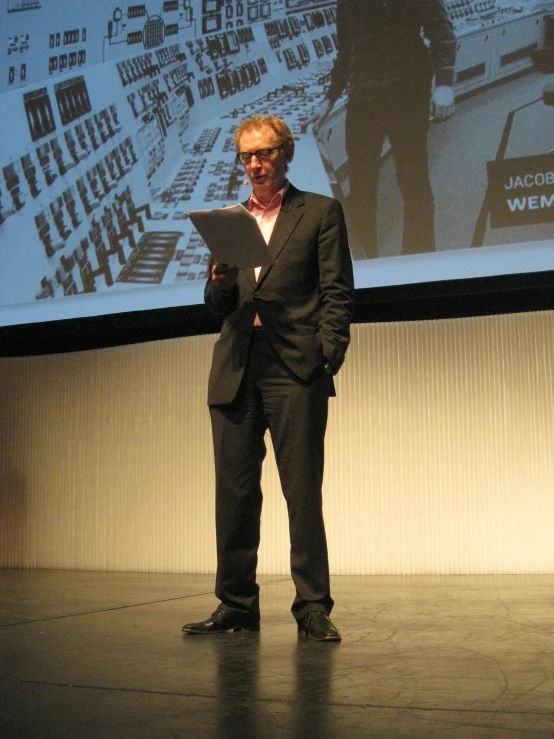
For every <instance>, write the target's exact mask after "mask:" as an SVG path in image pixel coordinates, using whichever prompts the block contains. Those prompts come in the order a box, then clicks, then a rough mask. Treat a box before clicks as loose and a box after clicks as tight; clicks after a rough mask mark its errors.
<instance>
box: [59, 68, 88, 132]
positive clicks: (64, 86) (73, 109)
mask: <svg viewBox="0 0 554 739" xmlns="http://www.w3.org/2000/svg"><path fill="white" fill-rule="evenodd" d="M54 89H55V91H56V100H57V102H58V110H59V111H60V116H61V119H62V123H63V125H64V126H65V124H66V123H71V122H72V121H75V120H77V119H78V118H81V116H83V115H86V114H87V113H90V111H91V105H90V98H89V94H88V90H87V85H86V82H85V78H84V77H83V76H80V77H74V78H73V79H71V80H66V81H64V82H58V83H57V84H56V85H54Z"/></svg>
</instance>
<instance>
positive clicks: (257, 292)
mask: <svg viewBox="0 0 554 739" xmlns="http://www.w3.org/2000/svg"><path fill="white" fill-rule="evenodd" d="M254 297H255V298H259V297H260V291H259V290H254Z"/></svg>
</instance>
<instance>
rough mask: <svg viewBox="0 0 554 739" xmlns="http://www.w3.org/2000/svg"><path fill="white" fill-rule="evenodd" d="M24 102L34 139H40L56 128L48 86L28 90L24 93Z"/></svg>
mask: <svg viewBox="0 0 554 739" xmlns="http://www.w3.org/2000/svg"><path fill="white" fill-rule="evenodd" d="M23 104H24V105H25V112H26V113H27V122H28V124H29V132H30V134H31V140H32V141H38V139H41V138H43V137H44V136H48V134H50V133H52V132H53V131H55V130H56V121H55V120H54V113H53V111H52V104H51V102H50V96H49V95H48V91H47V89H46V87H41V88H40V89H39V90H34V91H33V92H26V93H25V94H24V95H23Z"/></svg>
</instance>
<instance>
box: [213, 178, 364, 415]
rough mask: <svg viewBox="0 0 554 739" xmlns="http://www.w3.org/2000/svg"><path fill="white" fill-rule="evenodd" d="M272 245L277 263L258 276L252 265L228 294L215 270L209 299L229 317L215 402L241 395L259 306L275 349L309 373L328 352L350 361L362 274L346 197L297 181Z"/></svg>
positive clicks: (300, 372) (296, 369) (334, 361)
mask: <svg viewBox="0 0 554 739" xmlns="http://www.w3.org/2000/svg"><path fill="white" fill-rule="evenodd" d="M245 205H246V207H247V206H248V203H245ZM268 246H269V249H270V251H271V253H272V254H273V256H274V257H275V259H276V262H275V264H273V265H271V266H269V267H264V268H263V269H262V271H261V273H260V276H259V279H258V281H257V282H256V279H255V276H254V270H244V271H241V272H240V274H239V277H238V280H237V284H236V286H235V288H234V289H233V290H231V291H230V292H229V293H223V292H222V291H221V290H220V289H219V288H218V287H217V286H216V285H215V284H214V283H213V282H212V280H211V268H210V270H209V276H208V281H207V283H206V288H205V302H206V304H207V305H208V306H209V307H210V309H211V310H212V311H213V312H214V313H215V314H216V315H222V316H224V321H223V326H222V330H221V335H220V337H219V339H218V340H217V342H216V344H215V347H214V353H213V359H212V367H211V371H210V378H209V385H208V404H209V405H219V404H225V403H230V402H232V401H233V400H234V398H235V396H236V394H237V391H238V389H239V386H240V382H241V380H242V376H243V373H244V369H245V367H246V363H247V360H248V351H249V345H250V335H251V333H252V326H253V322H254V317H255V315H256V313H257V314H258V315H259V317H260V320H261V322H262V324H263V326H264V328H265V330H266V333H267V335H268V338H269V340H270V342H271V344H272V346H273V348H274V349H275V350H276V351H277V353H278V354H279V356H280V357H281V359H282V360H283V362H285V364H286V365H287V366H288V367H289V369H290V370H291V371H292V372H293V373H294V374H295V375H296V376H297V377H298V378H300V379H301V380H304V381H308V380H310V378H311V377H313V376H314V374H315V372H317V371H318V369H319V368H320V367H321V365H322V363H323V361H324V358H325V359H327V360H328V361H329V362H330V364H331V366H332V368H333V370H334V371H335V372H336V371H338V369H339V367H340V366H341V364H342V363H343V361H344V356H345V353H346V349H347V347H348V344H349V341H350V321H351V319H352V315H353V306H354V280H353V274H352V261H351V257H350V250H349V246H348V237H347V233H346V226H345V223H344V216H343V212H342V208H341V205H340V203H339V202H338V201H337V200H335V199H333V198H329V197H326V196H324V195H317V194H315V193H311V192H302V191H301V190H297V189H296V188H295V187H293V186H292V185H289V187H288V190H287V192H286V193H285V196H284V198H283V203H282V205H281V210H280V212H279V215H278V217H277V221H276V223H275V227H274V229H273V233H272V235H271V239H270V241H269V244H268ZM330 393H331V394H334V389H333V385H332V383H330Z"/></svg>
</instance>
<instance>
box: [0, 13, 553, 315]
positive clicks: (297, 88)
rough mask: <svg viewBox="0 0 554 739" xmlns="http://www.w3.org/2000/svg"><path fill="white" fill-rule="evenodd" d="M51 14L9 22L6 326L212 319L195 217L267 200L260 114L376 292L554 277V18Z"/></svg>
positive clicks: (2, 157) (5, 28)
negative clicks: (254, 128)
mask: <svg viewBox="0 0 554 739" xmlns="http://www.w3.org/2000/svg"><path fill="white" fill-rule="evenodd" d="M48 5H49V7H47V8H46V7H44V6H45V4H44V3H38V2H29V3H21V2H19V3H8V4H7V5H6V6H4V9H3V10H0V16H1V22H0V28H1V29H2V31H1V33H0V35H1V37H2V39H3V41H4V44H3V46H2V49H3V51H2V52H1V56H0V120H2V131H3V135H2V138H1V140H0V258H1V270H0V325H7V324H17V323H23V322H26V321H46V320H54V319H56V318H72V317H78V316H81V315H101V314H104V313H112V312H120V311H123V312H124V311H132V310H144V309H148V308H154V307H166V306H173V305H187V304H194V303H199V302H201V300H202V290H203V285H204V280H205V278H206V269H207V263H208V257H209V255H208V251H207V248H206V246H205V244H204V243H203V241H202V239H201V238H200V237H199V235H198V233H197V232H196V231H195V229H194V227H193V226H192V223H191V221H190V219H189V217H188V213H189V211H190V210H196V209H203V208H211V207H221V206H225V205H232V204H234V203H236V202H237V201H239V202H240V201H243V200H245V199H246V198H247V197H248V195H249V193H250V188H249V185H248V184H247V183H246V181H245V175H244V171H243V169H242V167H241V166H240V165H238V164H237V163H236V161H235V151H234V144H233V133H234V131H235V129H236V126H237V125H238V122H239V121H240V119H241V118H243V117H246V116H248V115H250V114H252V113H254V112H259V113H262V114H266V115H268V114H277V115H280V116H282V117H283V118H284V119H285V120H286V122H287V123H288V125H289V126H290V128H291V130H292V131H293V134H294V136H295V140H296V154H295V159H294V162H293V163H292V165H291V170H290V178H291V181H292V182H293V183H294V184H295V185H296V186H297V187H300V188H302V189H307V190H313V191H316V192H320V193H323V194H326V195H332V196H334V197H337V198H338V199H339V200H340V201H341V202H342V204H343V206H344V209H345V213H346V216H347V221H348V225H349V236H350V242H351V250H352V255H353V258H354V260H355V272H356V286H357V287H358V288H361V287H372V286H376V285H380V286H382V285H387V284H406V283H414V282H418V281H424V282H425V281H430V280H431V281H432V280H438V279H441V280H444V279H456V278H459V277H462V278H465V277H472V276H474V275H477V274H479V275H483V274H487V275H496V274H504V273H506V272H518V271H538V270H545V269H554V257H553V256H552V252H553V249H552V246H553V242H552V234H551V231H552V220H554V215H553V214H554V182H553V176H552V172H553V171H554V164H553V154H552V149H553V131H554V109H553V108H552V100H551V95H552V93H550V94H549V93H548V90H549V82H550V81H551V80H552V77H550V76H549V75H550V74H552V75H554V70H551V69H550V68H549V67H548V65H546V66H544V64H543V65H542V66H541V65H540V64H537V54H538V52H539V51H540V50H541V49H543V47H545V46H546V47H549V46H554V41H553V39H552V36H553V35H554V33H553V22H552V19H551V17H550V15H549V6H550V5H551V4H549V3H537V2H532V1H531V0H523V1H521V0H520V2H519V3H511V2H505V1H504V0H484V1H483V0H480V2H474V0H467V1H466V0H464V2H459V1H454V2H443V1H442V0H395V2H382V1H380V0H379V1H377V0H375V1H369V0H368V1H367V2H364V3H359V2H355V1H354V0H338V1H337V0H331V1H326V0H210V1H209V2H208V0H171V1H168V2H164V0H155V1H154V0H147V1H146V2H144V3H142V4H138V5H130V6H118V5H116V4H114V3H112V2H110V0H97V2H96V3H95V4H94V9H93V10H91V7H90V4H88V3H85V2H84V0H75V1H74V2H73V3H71V5H70V6H69V5H68V4H67V3H65V2H62V0H58V1H56V0H54V2H52V3H49V4H48ZM550 11H551V12H554V8H550ZM541 58H542V57H541ZM534 60H535V61H534ZM549 70H550V71H549Z"/></svg>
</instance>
